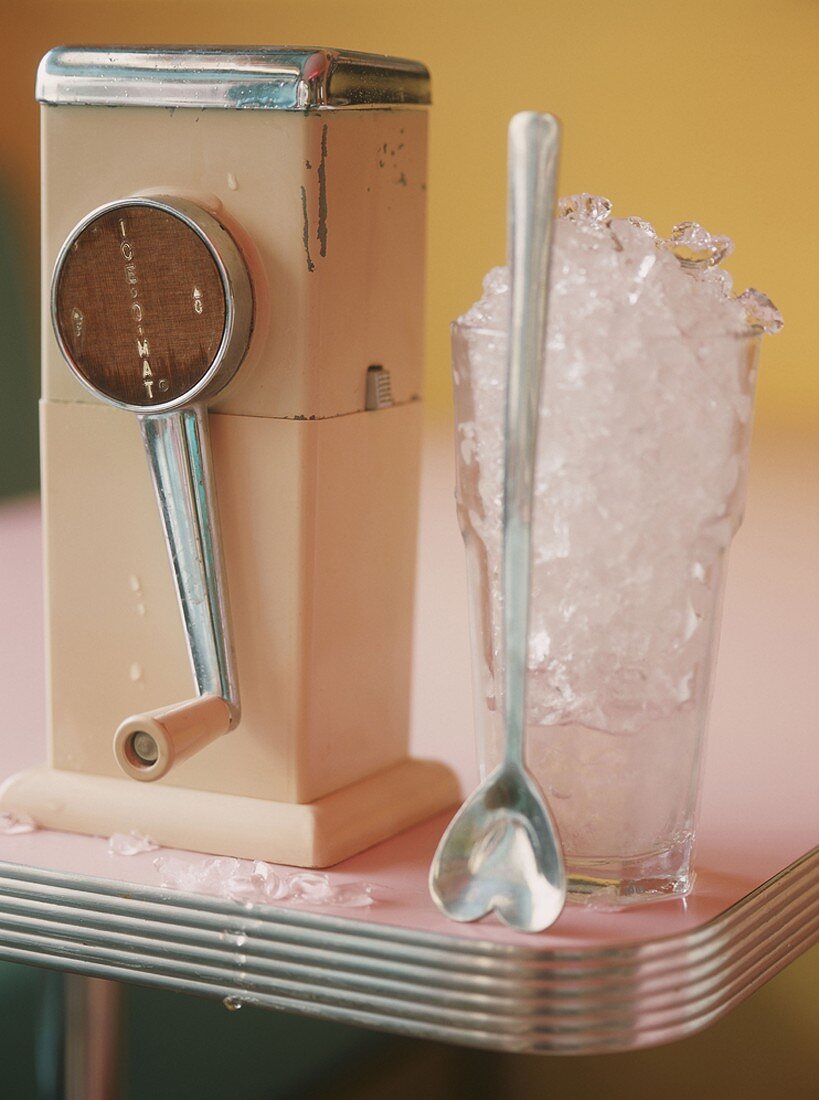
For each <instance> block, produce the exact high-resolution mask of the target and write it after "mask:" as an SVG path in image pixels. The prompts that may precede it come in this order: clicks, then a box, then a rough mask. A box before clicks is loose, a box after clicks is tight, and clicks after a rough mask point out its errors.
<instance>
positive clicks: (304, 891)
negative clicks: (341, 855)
mask: <svg viewBox="0 0 819 1100" xmlns="http://www.w3.org/2000/svg"><path fill="white" fill-rule="evenodd" d="M287 885H288V895H287V896H288V897H289V898H293V899H295V900H303V901H309V902H311V903H315V902H318V903H322V902H325V901H327V900H328V899H329V898H330V896H331V894H332V889H331V887H330V880H329V878H328V877H327V875H325V874H323V873H322V872H321V871H297V872H296V873H295V874H294V875H288V876H287Z"/></svg>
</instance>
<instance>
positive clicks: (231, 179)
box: [227, 172, 239, 191]
mask: <svg viewBox="0 0 819 1100" xmlns="http://www.w3.org/2000/svg"><path fill="white" fill-rule="evenodd" d="M227 185H228V187H229V188H230V190H231V191H238V190H239V184H238V183H237V182H236V177H235V176H234V174H233V173H232V172H228V174H227Z"/></svg>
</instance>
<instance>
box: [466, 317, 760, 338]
mask: <svg viewBox="0 0 819 1100" xmlns="http://www.w3.org/2000/svg"><path fill="white" fill-rule="evenodd" d="M449 331H450V332H474V333H477V334H479V335H481V336H495V337H499V338H500V339H504V340H505V339H507V338H508V336H509V332H508V330H507V329H502V328H490V327H489V326H488V325H478V324H473V323H472V322H471V321H464V320H463V318H461V317H458V318H456V320H454V321H450V323H449ZM765 335H767V334H766V332H765V329H764V328H763V327H762V326H761V325H749V326H748V328H747V329H743V330H741V331H740V330H737V329H722V330H719V331H713V332H703V333H701V334H700V335H699V336H698V337H696V338H697V339H700V340H737V341H744V340H749V341H750V340H757V339H759V338H760V337H762V336H765ZM646 339H647V342H649V343H660V342H667V341H671V340H673V341H679V340H684V339H688V337H687V335H686V334H685V333H681V332H680V333H669V334H668V335H662V336H660V335H657V336H650V337H647V338H646Z"/></svg>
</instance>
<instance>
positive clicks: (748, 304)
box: [737, 287, 784, 332]
mask: <svg viewBox="0 0 819 1100" xmlns="http://www.w3.org/2000/svg"><path fill="white" fill-rule="evenodd" d="M737 301H738V302H739V303H740V305H741V306H742V307H743V309H744V310H745V320H746V321H747V322H748V324H749V325H753V326H754V327H759V328H761V329H762V330H763V331H764V332H779V330H780V329H781V328H782V325H783V324H784V322H783V320H782V314H781V313H780V312H779V310H778V309H777V308H776V306H775V305H774V304H773V302H772V301H771V299H770V298H769V297H768V296H767V294H763V293H762V291H761V290H754V288H753V287H749V288H748V289H747V290H745V291H743V293H742V294H740V296H739V297H738V298H737Z"/></svg>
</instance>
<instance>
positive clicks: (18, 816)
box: [0, 812, 38, 836]
mask: <svg viewBox="0 0 819 1100" xmlns="http://www.w3.org/2000/svg"><path fill="white" fill-rule="evenodd" d="M37 828H38V825H37V822H36V821H35V820H34V818H33V817H29V815H28V814H24V813H10V812H6V813H2V814H0V834H2V835H4V836H17V835H19V834H21V833H33V832H34V831H35V829H37Z"/></svg>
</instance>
